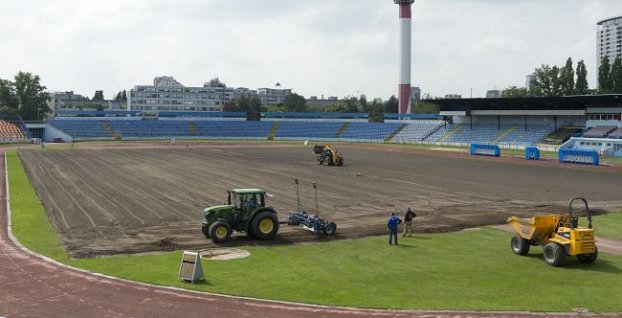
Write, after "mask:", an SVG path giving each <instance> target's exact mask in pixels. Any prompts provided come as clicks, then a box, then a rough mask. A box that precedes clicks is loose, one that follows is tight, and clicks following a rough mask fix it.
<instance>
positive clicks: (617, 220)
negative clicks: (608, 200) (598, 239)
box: [592, 212, 622, 240]
mask: <svg viewBox="0 0 622 318" xmlns="http://www.w3.org/2000/svg"><path fill="white" fill-rule="evenodd" d="M592 223H593V225H594V231H595V233H596V236H604V237H610V238H614V239H618V240H622V232H621V231H622V212H618V213H609V214H604V215H597V216H595V217H594V220H593V222H592Z"/></svg>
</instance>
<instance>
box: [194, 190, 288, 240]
mask: <svg viewBox="0 0 622 318" xmlns="http://www.w3.org/2000/svg"><path fill="white" fill-rule="evenodd" d="M227 193H228V196H227V203H226V204H223V205H218V206H212V207H208V208H205V209H204V210H203V222H202V224H201V230H202V231H203V234H204V235H205V236H206V237H208V238H211V239H212V241H214V243H221V242H226V241H228V240H229V239H231V234H232V233H233V231H234V230H235V231H238V232H245V233H247V234H248V235H249V236H251V237H253V238H258V239H264V240H265V239H272V238H274V237H275V236H276V235H277V233H278V231H279V220H278V218H277V215H276V211H275V210H274V208H272V207H271V206H268V205H266V196H267V195H266V192H265V191H264V190H262V189H234V190H232V191H227Z"/></svg>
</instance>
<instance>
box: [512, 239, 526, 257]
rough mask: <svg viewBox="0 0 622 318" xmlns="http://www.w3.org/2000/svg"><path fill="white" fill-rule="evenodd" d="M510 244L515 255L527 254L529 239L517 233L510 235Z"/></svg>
mask: <svg viewBox="0 0 622 318" xmlns="http://www.w3.org/2000/svg"><path fill="white" fill-rule="evenodd" d="M510 246H511V247H512V252H514V254H516V255H527V253H529V241H528V240H526V239H524V238H522V237H520V236H518V235H514V236H513V237H512V242H511V243H510Z"/></svg>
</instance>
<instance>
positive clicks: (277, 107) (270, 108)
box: [268, 103, 287, 113]
mask: <svg viewBox="0 0 622 318" xmlns="http://www.w3.org/2000/svg"><path fill="white" fill-rule="evenodd" d="M268 111H269V112H278V113H283V112H286V111H287V108H286V107H285V105H284V104H283V103H278V104H274V105H268Z"/></svg>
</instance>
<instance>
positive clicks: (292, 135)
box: [45, 95, 622, 154]
mask: <svg viewBox="0 0 622 318" xmlns="http://www.w3.org/2000/svg"><path fill="white" fill-rule="evenodd" d="M621 100H622V95H594V96H571V97H556V98H476V99H439V100H430V102H433V103H435V104H437V105H438V106H439V109H440V114H439V115H416V114H409V115H398V114H385V120H384V122H382V123H374V122H369V118H368V115H367V114H365V113H287V112H283V113H281V112H264V113H261V115H260V120H259V121H251V120H247V118H246V113H244V112H198V111H194V112H189V111H163V112H159V113H156V114H146V113H143V112H141V111H123V110H116V111H79V110H57V111H55V113H54V118H52V119H50V120H48V122H47V125H46V133H45V139H46V140H48V141H49V140H62V141H66V142H73V141H82V140H119V139H121V140H136V139H171V138H178V139H258V140H310V139H312V140H316V141H320V140H321V141H354V142H393V143H423V144H438V145H454V146H468V145H469V144H471V143H484V144H496V145H499V146H500V147H502V148H512V149H523V148H525V147H527V146H540V147H544V148H545V149H548V150H556V149H558V148H559V147H560V145H561V147H576V148H582V147H583V146H585V147H587V145H588V144H586V143H581V142H574V141H577V140H579V139H581V138H583V139H587V138H590V140H589V143H594V142H596V141H595V140H594V139H606V140H607V142H605V143H604V144H603V143H602V142H600V146H601V147H603V149H601V150H604V147H610V148H611V149H609V150H607V151H601V153H603V154H615V153H616V152H617V150H616V149H617V148H616V147H617V146H615V145H614V144H617V143H622V121H621V120H622V118H621V115H622V105H621V104H620V101H621ZM571 141H572V142H571ZM597 143H598V142H597ZM594 146H595V145H594V144H589V147H590V148H594ZM547 147H548V148H547ZM551 147H552V148H551Z"/></svg>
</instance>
